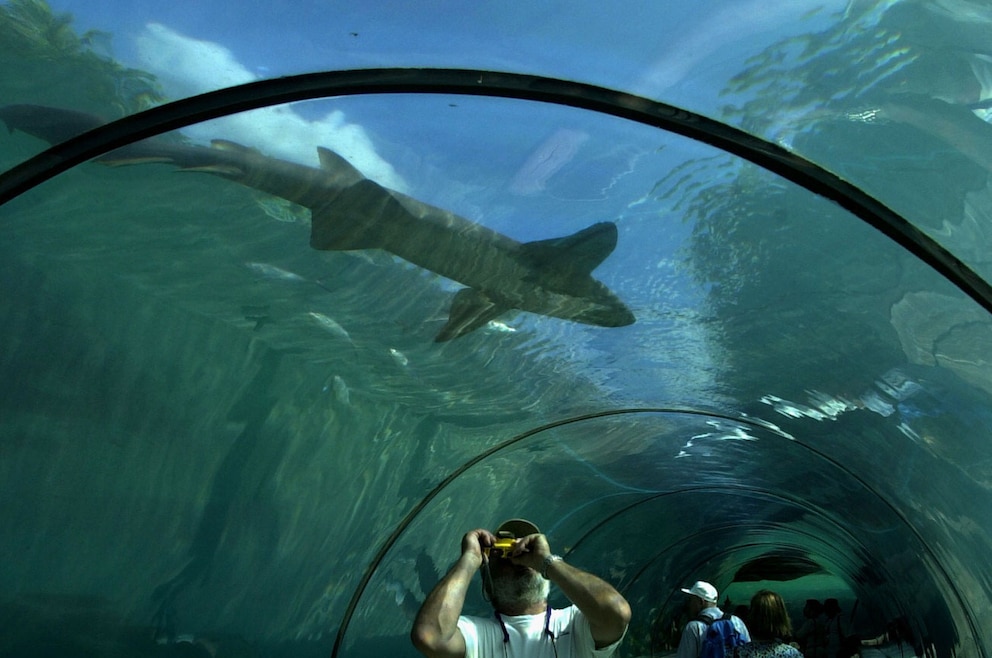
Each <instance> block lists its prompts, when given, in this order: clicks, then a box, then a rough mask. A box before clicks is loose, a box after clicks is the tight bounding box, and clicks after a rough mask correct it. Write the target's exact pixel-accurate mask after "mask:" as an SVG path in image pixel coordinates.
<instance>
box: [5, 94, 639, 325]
mask: <svg viewBox="0 0 992 658" xmlns="http://www.w3.org/2000/svg"><path fill="white" fill-rule="evenodd" d="M0 119H2V120H3V121H4V122H5V123H6V124H7V127H8V129H9V130H15V129H16V130H21V131H23V132H25V133H28V134H30V135H34V136H35V137H39V138H41V139H43V140H45V141H47V142H49V143H52V144H56V143H59V142H62V141H65V140H66V139H69V138H71V137H74V136H76V135H79V134H82V133H84V132H86V131H89V130H92V129H94V128H97V127H98V126H100V125H102V124H103V123H104V122H103V121H102V120H100V119H99V118H97V117H93V116H90V115H88V114H83V113H80V112H76V111H73V110H65V109H60V108H54V107H46V106H38V105H9V106H6V107H2V108H0ZM317 151H318V154H319V157H320V168H314V167H308V166H305V165H301V164H297V163H294V162H289V161H287V160H281V159H278V158H272V157H268V156H266V155H264V154H262V153H260V152H259V151H256V150H254V149H250V148H247V147H244V146H241V145H239V144H235V143H233V142H228V141H223V140H216V141H214V142H213V143H212V148H207V147H201V146H187V145H180V144H173V143H170V142H166V141H164V140H154V139H152V140H145V141H142V142H137V143H135V144H131V145H129V146H125V147H123V148H121V149H118V150H116V151H114V152H112V153H108V154H107V155H104V156H101V157H100V158H98V159H97V160H98V161H100V162H103V163H105V164H110V165H119V164H136V163H143V162H158V163H169V164H173V165H175V166H177V167H179V168H180V169H183V170H188V171H203V172H207V173H210V174H213V175H216V176H221V177H223V178H226V179H228V180H231V181H234V182H237V183H240V184H241V185H245V186H247V187H250V188H254V189H257V190H261V191H263V192H267V193H269V194H273V195H275V196H279V197H282V198H284V199H287V200H289V201H292V202H294V203H297V204H299V205H301V206H304V207H306V208H309V209H310V212H311V217H312V219H311V232H310V246H311V247H313V248H314V249H321V250H353V249H384V250H386V251H388V252H390V253H392V254H395V255H396V256H399V257H400V258H402V259H404V260H406V261H409V262H410V263H413V264H415V265H418V266H420V267H423V268H425V269H428V270H430V271H432V272H435V273H437V274H440V275H441V276H444V277H447V278H449V279H452V280H454V281H457V282H459V283H461V284H463V285H464V286H466V287H465V288H463V289H461V290H459V291H458V292H457V293H455V297H454V299H453V300H452V303H451V309H450V311H449V315H448V321H447V323H446V324H445V325H444V327H443V328H442V329H441V331H440V332H439V333H438V335H437V337H436V339H435V340H438V341H446V340H450V339H452V338H457V337H459V336H463V335H465V334H467V333H469V332H471V331H474V330H475V329H478V328H479V327H481V326H483V325H485V324H486V323H487V322H489V321H490V320H494V319H496V318H497V317H499V316H501V315H503V314H504V313H507V312H508V311H511V310H513V309H519V310H523V311H528V312H531V313H537V314H540V315H548V316H553V317H557V318H562V319H565V320H571V321H574V322H581V323H585V324H591V325H598V326H603V327H621V326H625V325H629V324H632V323H633V322H634V315H633V314H632V313H631V312H630V310H629V309H628V308H627V307H626V306H625V305H624V304H623V302H621V301H620V300H619V299H618V298H617V297H616V295H614V294H613V293H612V292H611V291H610V290H609V289H608V288H607V287H606V286H605V285H603V284H602V283H601V282H599V281H597V280H596V279H594V278H593V277H592V270H593V269H595V268H596V267H597V266H598V265H599V264H600V263H601V262H603V260H604V259H605V258H606V257H607V256H609V255H610V254H611V253H612V252H613V250H614V248H615V247H616V243H617V228H616V225H615V224H613V223H612V222H600V223H597V224H593V225H592V226H590V227H588V228H585V229H583V230H581V231H579V232H577V233H575V234H573V235H569V236H565V237H561V238H555V239H551V240H540V241H536V242H527V243H520V242H517V241H516V240H513V239H512V238H509V237H507V236H505V235H503V234H501V233H497V232H496V231H493V230H491V229H488V228H486V227H484V226H481V225H480V224H477V223H475V222H472V221H470V220H468V219H465V218H464V217H461V216H459V215H456V214H454V213H452V212H449V211H447V210H443V209H441V208H437V207H435V206H431V205H428V204H426V203H422V202H420V201H417V200H416V199H414V198H412V197H409V196H407V195H405V194H402V193H400V192H396V191H395V190H390V189H387V188H385V187H382V186H381V185H378V184H377V183H375V182H373V181H371V180H369V179H367V178H366V177H365V176H363V175H362V173H361V172H359V171H358V170H357V169H355V168H354V167H353V166H352V165H351V164H350V163H349V162H348V161H347V160H345V159H344V158H342V157H341V156H340V155H338V154H336V153H334V152H333V151H330V150H328V149H325V148H321V147H318V148H317Z"/></svg>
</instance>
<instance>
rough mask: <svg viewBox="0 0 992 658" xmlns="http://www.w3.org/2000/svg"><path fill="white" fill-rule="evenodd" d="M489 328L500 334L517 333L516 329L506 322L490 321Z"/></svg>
mask: <svg viewBox="0 0 992 658" xmlns="http://www.w3.org/2000/svg"><path fill="white" fill-rule="evenodd" d="M488 326H489V328H490V329H492V330H493V331H496V332H499V333H502V334H512V333H514V332H516V329H515V328H513V327H511V326H510V325H508V324H506V323H505V322H500V321H499V320H490V321H489V325H488Z"/></svg>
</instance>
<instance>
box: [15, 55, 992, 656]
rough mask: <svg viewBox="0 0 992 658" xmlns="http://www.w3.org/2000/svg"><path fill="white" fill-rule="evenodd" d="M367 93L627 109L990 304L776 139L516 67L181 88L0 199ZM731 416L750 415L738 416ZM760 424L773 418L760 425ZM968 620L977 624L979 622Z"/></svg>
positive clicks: (59, 157)
mask: <svg viewBox="0 0 992 658" xmlns="http://www.w3.org/2000/svg"><path fill="white" fill-rule="evenodd" d="M371 94H449V95H470V96H488V97H501V98H513V99H518V100H528V101H535V102H542V103H550V104H556V105H563V106H569V107H575V108H579V109H585V110H590V111H593V112H597V113H601V114H606V115H611V116H615V117H619V118H623V119H628V120H631V121H635V122H638V123H642V124H645V125H648V126H653V127H656V128H659V129H661V130H665V131H667V132H671V133H674V134H677V135H681V136H683V137H687V138H689V139H693V140H696V141H698V142H702V143H704V144H708V145H710V146H713V147H715V148H717V149H720V150H722V151H725V152H727V153H731V154H733V155H736V156H738V157H740V158H742V159H744V160H747V161H749V162H751V163H753V164H756V165H758V166H760V167H762V168H764V169H767V170H768V171H770V172H772V173H775V174H777V175H779V176H781V177H782V178H784V179H786V180H789V181H791V182H793V183H795V184H797V185H799V186H801V187H804V188H806V189H807V190H809V191H810V192H813V193H814V194H817V195H819V196H822V197H824V198H827V199H829V200H831V201H833V202H835V203H837V204H838V205H840V206H841V207H843V208H844V209H846V210H847V211H849V212H850V213H852V214H853V215H855V216H856V217H858V218H860V219H861V220H862V221H864V222H865V223H867V224H869V225H871V226H873V227H874V228H876V229H877V230H879V231H880V232H881V233H883V234H884V235H886V236H887V237H888V238H890V239H891V240H893V241H894V242H895V243H897V244H899V245H900V246H901V247H903V248H904V249H906V250H907V251H908V252H910V253H912V254H913V255H915V256H916V257H917V258H919V259H920V260H921V261H923V262H924V263H926V264H928V265H929V266H930V267H932V268H933V269H934V270H935V271H936V272H937V273H938V274H940V275H941V276H943V277H944V278H945V279H947V280H948V281H950V282H951V283H953V284H954V285H955V286H957V287H958V288H959V289H960V290H961V291H962V292H964V293H965V294H966V295H968V296H969V297H971V298H972V299H973V300H974V301H975V302H976V303H978V304H979V305H980V306H981V307H982V308H984V309H985V310H986V311H988V312H990V313H992V284H990V283H989V282H988V281H986V280H985V279H983V278H982V277H981V276H980V275H978V274H977V273H976V272H974V271H973V270H972V269H971V268H969V267H968V266H967V265H966V264H965V263H964V262H963V261H961V260H960V259H958V258H957V257H956V256H954V255H953V254H952V253H950V252H949V251H948V250H947V249H945V248H944V247H943V246H942V245H940V244H939V243H938V242H936V241H935V240H934V239H932V238H931V237H930V236H928V235H927V234H926V233H924V232H923V231H921V230H920V229H919V228H917V227H916V226H915V225H913V224H912V223H911V222H909V221H908V220H906V219H905V218H903V217H902V216H901V215H899V214H898V213H896V212H894V211H893V210H891V209H890V208H888V207H887V206H885V205H884V204H883V203H881V202H879V201H878V200H876V199H874V198H873V197H871V196H870V195H868V194H867V193H865V192H864V191H862V190H861V189H859V188H858V187H856V186H854V185H852V184H851V183H849V182H847V181H845V180H844V179H842V178H840V177H839V176H837V175H836V174H833V173H831V172H829V171H827V170H826V169H824V168H822V167H820V166H818V165H816V164H815V163H813V162H810V161H809V160H807V159H805V158H803V157H801V156H799V155H796V154H794V153H791V152H789V151H787V150H786V149H784V148H782V147H780V146H778V145H777V144H774V143H772V142H768V141H766V140H764V139H761V138H758V137H755V136H754V135H751V134H749V133H747V132H744V131H742V130H740V129H737V128H734V127H732V126H728V125H726V124H723V123H720V122H718V121H715V120H713V119H710V118H708V117H705V116H703V115H700V114H696V113H693V112H690V111H687V110H683V109H680V108H678V107H674V106H672V105H667V104H665V103H661V102H658V101H653V100H651V99H647V98H643V97H640V96H635V95H632V94H627V93H624V92H621V91H616V90H612V89H607V88H604V87H599V86H595V85H589V84H584V83H580V82H573V81H568V80H561V79H557V78H549V77H542V76H535V75H527V74H519V73H508V72H498V71H483V70H469V69H444V68H380V69H357V70H347V71H325V72H318V73H308V74H303V75H296V76H287V77H283V78H274V79H268V80H261V81H257V82H252V83H249V84H245V85H240V86H237V87H229V88H226V89H221V90H217V91H213V92H209V93H205V94H201V95H198V96H193V97H190V98H185V99H182V100H178V101H174V102H171V103H168V104H165V105H161V106H158V107H155V108H152V109H149V110H145V111H143V112H139V113H137V114H133V115H130V116H126V117H124V118H121V119H118V120H116V121H112V122H110V123H107V124H105V125H103V126H100V127H99V128H96V129H94V130H91V131H88V132H86V133H84V134H82V135H78V136H76V137H74V138H72V139H69V140H67V141H65V142H63V143H61V144H56V145H53V146H52V147H51V148H49V149H47V150H45V151H43V152H42V153H39V154H38V155H36V156H34V157H32V158H30V159H28V160H26V161H24V162H23V163H21V164H19V165H17V166H15V167H13V168H11V169H9V170H7V171H6V172H4V173H2V174H0V205H3V204H5V203H7V202H8V201H11V200H12V199H14V198H16V197H18V196H20V195H21V194H24V193H25V192H27V191H29V190H31V189H32V188H34V187H36V186H38V185H40V184H42V183H44V182H45V181H47V180H49V179H51V178H54V177H55V176H57V175H59V174H60V173H63V172H65V171H67V170H69V169H71V168H72V167H75V166H77V165H79V164H82V163H84V162H86V161H88V160H90V159H93V158H95V157H98V156H100V155H103V154H105V153H107V152H109V151H112V150H114V149H117V148H120V147H123V146H126V145H128V144H132V143H134V142H137V141H140V140H142V139H147V138H149V137H154V136H157V135H160V134H163V133H166V132H170V131H173V130H178V129H180V128H184V127H186V126H189V125H193V124H197V123H200V122H203V121H208V120H210V119H217V118H220V117H224V116H227V115H229V114H235V113H238V112H245V111H249V110H254V109H259V108H263V107H268V106H271V105H278V104H282V103H290V102H296V101H304V100H313V99H318V98H327V97H340V96H355V95H371ZM631 411H632V410H614V411H611V412H605V414H604V413H599V414H590V415H589V416H586V417H580V418H573V419H567V420H566V421H559V422H558V423H553V424H552V426H557V425H561V424H564V423H568V422H576V421H580V420H584V419H586V418H591V417H596V416H601V415H610V414H613V413H630V412H631ZM638 411H642V412H643V411H645V410H638ZM652 411H662V412H669V413H671V412H675V413H688V414H700V413H703V412H699V411H696V410H674V409H668V410H652ZM706 415H708V414H706ZM727 419H728V420H734V421H736V422H744V423H747V421H746V420H743V419H740V418H734V419H731V418H727ZM549 427H550V426H546V427H541V428H535V429H534V430H533V431H531V432H527V433H525V434H523V435H521V436H518V437H515V438H514V439H512V440H510V441H508V442H506V443H503V444H501V445H500V446H498V448H499V449H503V448H505V447H506V446H507V445H508V444H510V443H514V442H516V441H518V440H520V439H523V438H525V437H527V436H531V435H532V434H535V433H538V432H540V431H543V430H546V429H548V428H549ZM762 429H765V430H767V429H769V428H767V427H762ZM488 454H489V452H487V453H484V454H482V455H479V456H478V457H477V459H475V460H472V461H471V462H469V464H466V465H464V466H463V467H462V469H459V470H458V471H456V472H455V473H453V474H452V476H451V477H449V478H448V479H447V480H446V481H445V482H444V483H441V484H440V485H439V487H438V488H439V489H440V488H443V487H444V486H445V484H447V483H448V482H449V481H450V480H451V479H452V478H453V477H455V476H457V475H458V474H459V473H460V472H461V471H463V470H464V469H465V468H467V467H468V466H470V465H471V464H474V463H476V462H477V461H480V460H482V459H484V458H485V457H486V456H488ZM435 491H436V490H435ZM417 511H419V508H418V509H415V510H413V511H412V512H411V514H410V515H408V517H407V523H408V522H409V520H410V519H411V518H412V516H415V514H416V512H417ZM407 523H404V524H401V526H400V527H399V528H397V529H396V531H394V533H393V535H392V536H391V537H390V538H389V539H388V540H387V541H386V543H385V545H384V546H383V548H382V549H381V550H380V552H379V556H378V559H377V560H376V562H374V563H373V564H372V565H370V569H368V570H367V571H366V574H365V577H364V579H363V582H362V584H361V585H360V587H359V588H358V591H357V592H356V594H355V596H353V597H352V601H351V604H350V605H349V609H348V611H347V614H346V618H345V622H344V624H343V625H342V627H341V628H340V629H339V632H338V636H337V639H336V641H335V645H334V650H333V652H332V656H335V655H337V653H338V650H339V648H340V645H341V641H342V638H343V636H344V632H345V630H346V629H347V625H348V624H347V622H348V619H349V618H350V616H351V614H352V612H353V610H354V607H355V605H356V603H357V600H358V598H359V597H360V595H361V592H362V590H363V589H364V586H365V585H366V584H367V582H368V579H369V578H370V575H371V573H372V572H373V571H374V567H375V565H376V564H377V563H378V560H381V558H382V557H383V555H384V554H385V552H387V551H388V549H389V547H390V546H391V545H392V544H393V543H394V542H395V541H396V539H397V537H398V535H399V534H400V533H401V532H402V530H403V529H404V528H405V527H406V524H407ZM960 603H963V601H962V602H960ZM969 621H971V620H969ZM971 630H972V631H973V632H974V630H975V629H974V628H972V629H971ZM976 637H977V636H976Z"/></svg>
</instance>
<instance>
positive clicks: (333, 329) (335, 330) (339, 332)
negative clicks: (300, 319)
mask: <svg viewBox="0 0 992 658" xmlns="http://www.w3.org/2000/svg"><path fill="white" fill-rule="evenodd" d="M307 313H309V315H310V317H312V318H313V319H314V320H316V321H317V324H319V325H320V326H321V327H323V328H324V329H326V330H327V331H328V332H330V333H332V334H334V335H335V336H337V337H339V338H344V339H345V340H347V341H348V342H351V335H349V334H348V332H347V331H345V329H344V327H342V326H341V325H340V324H338V323H337V322H336V321H335V320H334V319H333V318H329V317H327V316H326V315H324V314H323V313H318V312H317V311H307Z"/></svg>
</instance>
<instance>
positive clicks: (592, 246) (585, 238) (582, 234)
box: [520, 222, 617, 274]
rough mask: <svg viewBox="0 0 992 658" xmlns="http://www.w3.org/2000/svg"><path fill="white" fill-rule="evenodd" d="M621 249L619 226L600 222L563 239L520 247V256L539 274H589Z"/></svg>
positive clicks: (553, 239) (537, 242)
mask: <svg viewBox="0 0 992 658" xmlns="http://www.w3.org/2000/svg"><path fill="white" fill-rule="evenodd" d="M616 246H617V225H616V224H614V223H613V222H599V223H598V224H593V225H592V226H589V227H588V228H584V229H582V230H581V231H579V232H577V233H573V234H572V235H567V236H565V237H563V238H552V239H550V240H537V241H535V242H527V243H526V244H522V245H520V256H521V258H523V259H524V260H525V261H526V262H527V263H528V264H530V265H531V266H532V267H534V268H535V269H537V270H544V271H546V270H568V271H569V272H571V273H574V274H589V273H590V272H592V271H593V270H594V269H596V267H598V266H599V264H600V263H602V262H603V261H604V260H606V257H607V256H609V255H610V254H611V253H613V250H614V249H615V248H616Z"/></svg>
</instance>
